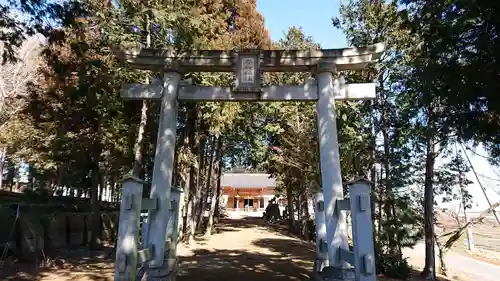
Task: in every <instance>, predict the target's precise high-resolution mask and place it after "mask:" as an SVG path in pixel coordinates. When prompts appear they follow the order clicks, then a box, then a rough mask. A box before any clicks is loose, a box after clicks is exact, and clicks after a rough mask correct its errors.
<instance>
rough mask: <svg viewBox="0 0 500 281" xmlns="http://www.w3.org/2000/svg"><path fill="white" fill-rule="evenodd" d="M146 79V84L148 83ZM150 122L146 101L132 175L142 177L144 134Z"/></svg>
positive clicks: (143, 104)
mask: <svg viewBox="0 0 500 281" xmlns="http://www.w3.org/2000/svg"><path fill="white" fill-rule="evenodd" d="M148 82H149V81H148V79H146V83H148ZM147 122H148V102H147V101H146V100H143V101H142V108H141V122H140V123H139V128H138V129H137V139H136V141H135V144H134V166H133V168H132V175H134V176H136V177H140V175H141V172H142V162H143V153H144V132H145V130H146V124H147Z"/></svg>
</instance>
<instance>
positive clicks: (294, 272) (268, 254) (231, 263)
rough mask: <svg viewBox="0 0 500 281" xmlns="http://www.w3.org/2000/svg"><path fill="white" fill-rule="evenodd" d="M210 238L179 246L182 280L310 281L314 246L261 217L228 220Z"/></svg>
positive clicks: (180, 277)
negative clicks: (267, 222) (271, 224)
mask: <svg viewBox="0 0 500 281" xmlns="http://www.w3.org/2000/svg"><path fill="white" fill-rule="evenodd" d="M217 232H218V233H216V234H214V235H212V237H211V238H210V239H208V240H203V239H199V240H198V241H197V242H196V244H195V245H193V246H191V247H185V246H183V247H182V248H181V249H179V256H180V262H181V271H180V273H179V278H178V280H179V281H190V280H200V281H219V280H220V281H225V280H228V281H229V280H238V281H247V280H248V281H250V280H252V281H254V280H259V281H268V280H269V281H270V280H273V281H279V280H307V279H308V278H309V274H310V273H311V270H312V268H313V260H314V246H312V245H311V244H310V243H307V242H304V241H301V240H299V239H296V238H293V237H290V236H289V235H286V234H284V229H280V228H279V227H277V226H273V227H270V226H268V225H264V224H263V223H262V220H261V219H242V220H226V221H223V222H222V223H220V224H219V227H218V229H217Z"/></svg>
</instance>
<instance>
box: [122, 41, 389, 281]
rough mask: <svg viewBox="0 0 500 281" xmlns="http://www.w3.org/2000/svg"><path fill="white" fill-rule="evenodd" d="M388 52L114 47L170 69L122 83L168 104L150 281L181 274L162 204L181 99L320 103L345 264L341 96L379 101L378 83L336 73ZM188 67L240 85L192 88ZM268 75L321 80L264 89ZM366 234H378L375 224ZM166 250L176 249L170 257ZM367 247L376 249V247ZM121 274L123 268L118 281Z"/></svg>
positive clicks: (331, 214) (378, 47)
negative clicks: (227, 76)
mask: <svg viewBox="0 0 500 281" xmlns="http://www.w3.org/2000/svg"><path fill="white" fill-rule="evenodd" d="M383 52H384V45H383V44H375V45H371V46H367V47H363V48H345V49H332V50H310V51H297V50H292V51H285V50H270V51H268V50H234V51H196V52H191V53H183V54H177V55H175V54H174V52H172V51H171V50H157V49H140V48H128V49H126V48H115V53H117V54H118V56H119V57H121V58H122V59H123V60H124V61H126V62H127V63H128V64H129V65H130V66H132V67H134V68H137V69H143V70H154V71H162V72H163V79H155V80H153V82H152V83H151V84H149V85H142V84H129V85H124V86H123V88H122V97H123V98H124V99H127V100H145V99H146V100H161V103H162V105H161V113H160V115H161V116H160V123H159V126H160V128H159V131H158V139H157V146H156V155H155V163H154V168H153V179H152V187H151V198H157V199H158V200H159V203H158V206H157V208H156V209H152V210H150V211H149V223H148V227H149V229H148V231H147V233H148V237H147V239H146V241H147V245H146V247H148V248H149V249H151V252H152V253H153V256H152V259H151V260H150V261H149V262H148V266H149V275H148V276H149V278H150V280H160V279H162V278H163V279H162V280H164V279H165V276H167V275H169V274H170V275H169V276H170V277H168V278H171V277H172V276H171V275H172V274H173V275H175V273H171V271H172V270H173V267H174V266H173V263H172V261H171V260H172V258H173V257H175V253H173V254H172V249H175V248H172V249H165V239H166V237H165V236H166V234H167V233H170V232H171V230H167V228H168V227H170V226H171V225H172V224H169V223H168V221H169V220H170V218H171V217H172V216H173V214H172V213H171V212H170V211H169V210H168V207H167V206H166V205H168V204H166V203H162V202H168V199H169V197H170V184H171V182H172V171H173V165H174V151H175V137H176V125H177V100H191V101H317V119H318V139H319V148H320V149H319V151H320V161H321V179H322V188H323V195H324V203H325V204H324V212H325V222H326V223H325V224H326V240H327V247H328V260H329V264H330V266H339V267H342V264H344V262H342V261H341V260H340V255H339V254H338V253H339V252H341V251H340V250H341V249H343V250H348V249H349V248H348V244H347V227H346V221H345V214H344V212H342V211H338V212H336V211H335V210H336V208H335V206H336V203H337V200H342V199H343V197H344V195H343V191H342V178H341V170H340V158H339V146H338V138H337V122H336V118H335V102H334V101H335V100H366V99H374V98H375V84H373V83H363V84H346V83H344V81H343V79H342V78H341V77H337V75H336V74H337V73H338V71H343V70H357V69H361V68H363V67H365V66H366V65H367V64H368V63H370V62H371V61H373V60H375V59H378V58H379V57H380V56H381V54H382V53H383ZM187 72H234V73H235V81H234V86H233V87H209V86H197V85H189V84H187V83H185V82H184V81H181V76H182V74H183V73H187ZM263 72H311V73H313V74H314V75H315V77H316V79H315V80H314V81H307V82H306V83H305V84H303V85H297V86H270V87H263V86H262V73H263ZM367 227H368V226H367ZM370 227H371V226H370ZM367 231H370V232H371V228H369V229H367ZM122 239H124V238H122ZM119 241H120V240H119ZM172 243H176V241H170V244H172ZM118 246H120V244H119V245H118ZM165 250H167V252H168V251H169V250H171V251H170V253H169V254H168V258H167V259H165V254H164V253H165ZM173 251H175V250H173ZM364 251H365V252H371V253H373V248H371V250H370V249H367V250H366V249H365V250H364ZM165 261H167V262H165ZM165 274H167V275H165ZM116 276H117V273H115V278H117V277H116ZM172 278H173V277H172ZM367 278H368V279H363V280H375V273H373V274H372V275H370V276H369V277H367ZM169 280H173V279H169Z"/></svg>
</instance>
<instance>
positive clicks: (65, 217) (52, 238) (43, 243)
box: [11, 212, 119, 259]
mask: <svg viewBox="0 0 500 281" xmlns="http://www.w3.org/2000/svg"><path fill="white" fill-rule="evenodd" d="M118 215H119V212H103V213H101V239H102V241H103V242H108V243H110V244H111V243H114V241H115V238H116V235H117V231H118V225H117V222H118ZM90 218H91V214H90V213H78V212H58V213H52V214H44V213H39V214H35V213H25V214H21V215H20V216H19V219H18V220H17V222H16V223H15V225H14V235H13V237H12V238H13V240H14V241H11V245H12V247H11V248H12V250H13V251H14V252H15V253H16V255H17V256H18V257H20V258H22V259H31V258H32V257H33V256H36V254H35V253H37V252H39V250H42V249H43V250H44V251H45V253H50V251H51V250H56V249H65V248H66V249H71V248H77V247H82V246H86V245H88V243H89V240H90V229H91V219H90Z"/></svg>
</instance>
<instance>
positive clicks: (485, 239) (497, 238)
mask: <svg viewBox="0 0 500 281" xmlns="http://www.w3.org/2000/svg"><path fill="white" fill-rule="evenodd" d="M460 219H461V221H460V224H464V221H463V218H460ZM438 222H439V223H440V224H441V225H443V226H444V227H445V229H446V230H445V231H451V230H453V229H456V228H457V227H458V222H457V221H456V219H454V218H453V217H451V216H450V215H447V214H440V215H439V217H438ZM472 238H473V243H474V247H475V251H474V253H473V256H475V257H477V258H479V259H482V260H487V261H491V262H492V263H495V264H500V227H499V226H498V224H497V222H496V220H495V219H494V218H486V219H484V221H483V222H482V223H479V224H476V225H474V226H473V227H472ZM466 241H467V235H466V234H465V233H464V235H462V237H460V240H459V241H457V242H456V243H455V245H454V247H453V249H454V251H455V252H460V253H462V254H465V255H471V254H470V253H469V252H468V247H467V244H466Z"/></svg>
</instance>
